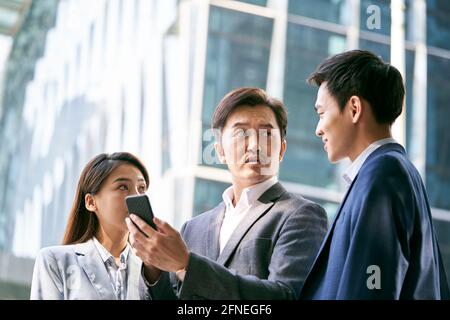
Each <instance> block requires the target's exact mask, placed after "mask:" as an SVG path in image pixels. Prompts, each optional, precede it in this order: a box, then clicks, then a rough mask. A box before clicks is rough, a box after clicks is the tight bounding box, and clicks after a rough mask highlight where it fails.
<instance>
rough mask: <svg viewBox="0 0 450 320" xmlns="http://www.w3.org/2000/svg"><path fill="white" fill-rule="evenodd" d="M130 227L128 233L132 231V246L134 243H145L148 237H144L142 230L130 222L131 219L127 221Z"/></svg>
mask: <svg viewBox="0 0 450 320" xmlns="http://www.w3.org/2000/svg"><path fill="white" fill-rule="evenodd" d="M125 221H126V223H127V227H128V231H130V238H131V240H132V244H133V243H134V242H140V243H144V242H145V240H146V239H147V236H146V235H144V234H143V233H142V232H141V230H139V229H138V227H136V226H135V224H134V223H133V222H132V221H131V220H130V218H126V219H125Z"/></svg>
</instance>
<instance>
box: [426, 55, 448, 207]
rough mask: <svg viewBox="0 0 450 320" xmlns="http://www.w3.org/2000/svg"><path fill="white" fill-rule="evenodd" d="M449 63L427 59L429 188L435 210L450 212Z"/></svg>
mask: <svg viewBox="0 0 450 320" xmlns="http://www.w3.org/2000/svg"><path fill="white" fill-rule="evenodd" d="M449 74H450V60H449V59H444V58H439V57H435V56H432V55H429V56H428V84H427V153H426V185H427V190H428V195H429V198H430V204H431V206H432V207H437V208H442V209H447V210H449V209H450V197H449V196H448V195H449V194H450V131H449V130H448V123H449V119H450V108H449V107H448V102H449V101H450V90H449V88H450V78H449V76H448V75H449Z"/></svg>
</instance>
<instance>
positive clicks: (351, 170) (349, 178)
mask: <svg viewBox="0 0 450 320" xmlns="http://www.w3.org/2000/svg"><path fill="white" fill-rule="evenodd" d="M388 143H397V141H395V139H393V138H386V139H381V140H377V141H375V142H373V143H372V144H371V145H370V146H368V147H367V148H366V149H365V150H364V151H363V152H361V154H360V155H359V156H358V157H357V158H356V159H355V161H353V162H352V164H351V165H350V166H349V167H348V168H347V169H346V170H345V172H344V174H343V175H342V178H343V179H344V181H345V183H346V186H347V188H348V187H350V185H351V184H352V182H353V180H355V177H356V175H357V174H358V172H359V170H360V169H361V167H362V165H363V164H364V162H365V161H366V159H367V158H368V157H369V156H370V155H371V154H372V153H373V152H374V151H375V150H377V149H378V148H379V147H381V146H383V145H385V144H388Z"/></svg>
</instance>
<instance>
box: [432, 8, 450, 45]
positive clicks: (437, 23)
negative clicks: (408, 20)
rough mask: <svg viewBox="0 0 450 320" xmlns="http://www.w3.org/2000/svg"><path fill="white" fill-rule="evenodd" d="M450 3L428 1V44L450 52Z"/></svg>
mask: <svg viewBox="0 0 450 320" xmlns="http://www.w3.org/2000/svg"><path fill="white" fill-rule="evenodd" d="M449 21H450V1H448V0H427V43H428V45H430V46H433V47H439V48H443V49H448V50H450V41H449V39H450V28H449Z"/></svg>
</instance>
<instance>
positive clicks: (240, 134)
mask: <svg viewBox="0 0 450 320" xmlns="http://www.w3.org/2000/svg"><path fill="white" fill-rule="evenodd" d="M234 136H235V137H236V138H244V137H245V132H244V131H243V130H239V131H236V132H235V133H234Z"/></svg>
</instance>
